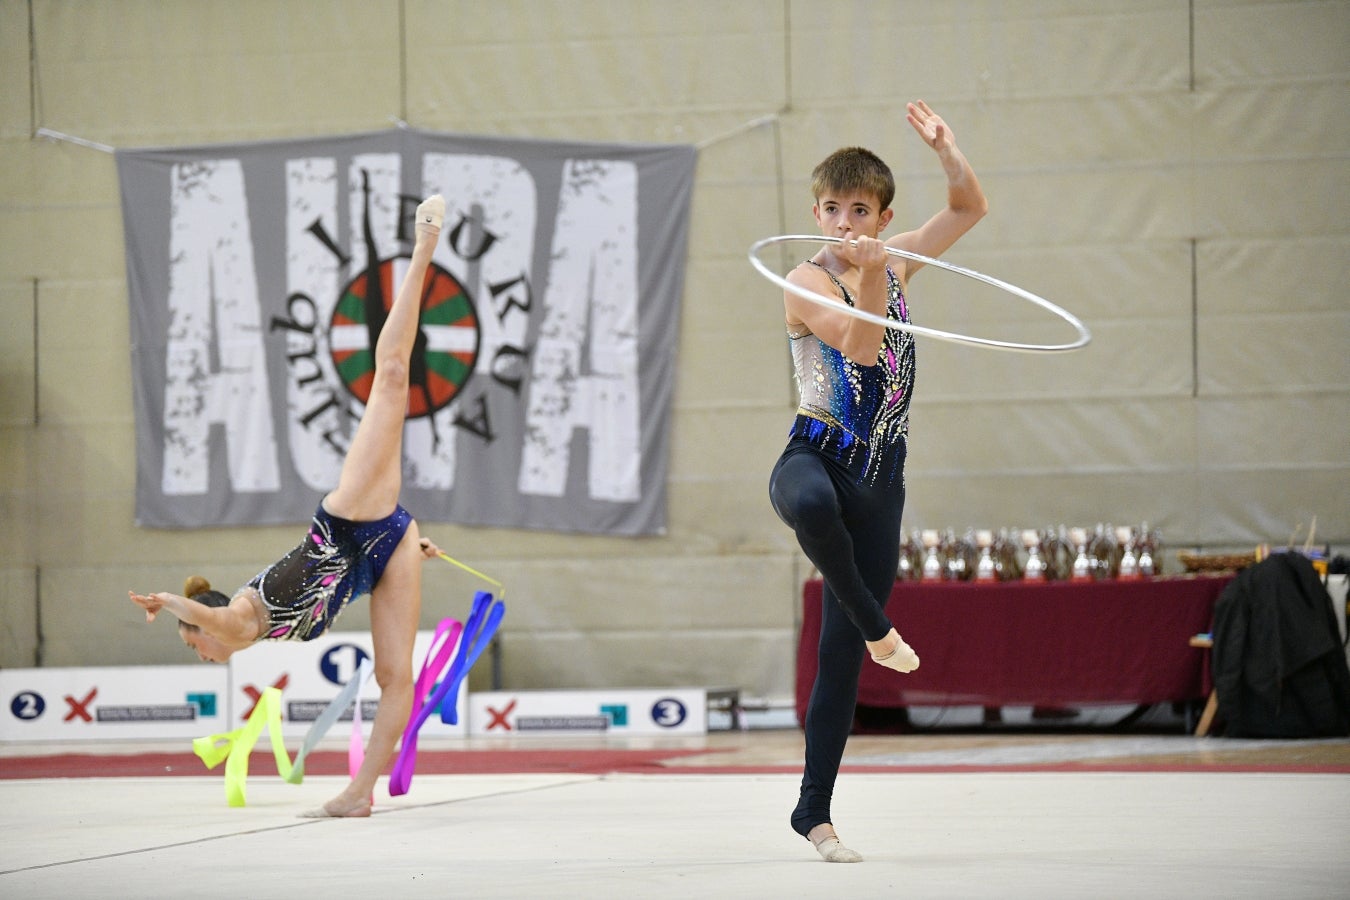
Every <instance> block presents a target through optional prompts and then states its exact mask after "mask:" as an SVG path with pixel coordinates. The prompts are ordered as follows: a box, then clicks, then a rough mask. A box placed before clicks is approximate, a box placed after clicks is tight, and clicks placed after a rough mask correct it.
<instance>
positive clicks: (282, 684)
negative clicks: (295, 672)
mask: <svg viewBox="0 0 1350 900" xmlns="http://www.w3.org/2000/svg"><path fill="white" fill-rule="evenodd" d="M290 680H291V676H290V673H289V672H287V673H285V674H283V675H282V676H281V677H280V678H278V679H277V680H276V681H274V682H272V687H274V688H276V689H277V690H279V691H284V690H285V689H286V684H287V682H289V681H290ZM244 693H245V694H248V697H249V699H250V700H252V701H253V705H252V706H250V707H249V708H248V712H246V713H244V715H243V718H242V719H241V721H244V722H247V721H248V720H249V718H250V717H251V716H252V715H253V711H254V710H255V709H257V708H258V701H259V700H261V699H262V695H263V692H262V691H260V690H258V689H257V688H255V687H254V686H253V685H251V684H246V685H244Z"/></svg>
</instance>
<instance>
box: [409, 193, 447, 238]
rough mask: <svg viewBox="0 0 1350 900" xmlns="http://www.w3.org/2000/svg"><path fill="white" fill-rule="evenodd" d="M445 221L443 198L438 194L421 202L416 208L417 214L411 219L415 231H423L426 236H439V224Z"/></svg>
mask: <svg viewBox="0 0 1350 900" xmlns="http://www.w3.org/2000/svg"><path fill="white" fill-rule="evenodd" d="M444 221H445V198H444V197H442V196H441V195H440V194H432V195H431V196H430V197H428V198H427V199H425V200H423V201H422V202H421V204H419V205H418V207H417V213H416V214H415V215H414V217H413V225H414V227H415V228H416V230H417V231H425V232H427V233H428V234H433V235H434V234H440V231H441V224H442V223H443V222H444Z"/></svg>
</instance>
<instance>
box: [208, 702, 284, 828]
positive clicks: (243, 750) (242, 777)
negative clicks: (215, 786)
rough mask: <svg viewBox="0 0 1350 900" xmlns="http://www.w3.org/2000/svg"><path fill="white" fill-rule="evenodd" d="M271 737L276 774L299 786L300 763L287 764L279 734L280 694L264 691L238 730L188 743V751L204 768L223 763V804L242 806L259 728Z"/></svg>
mask: <svg viewBox="0 0 1350 900" xmlns="http://www.w3.org/2000/svg"><path fill="white" fill-rule="evenodd" d="M264 727H265V728H267V730H268V732H270V734H271V736H272V755H273V756H275V757H276V761H277V774H279V775H280V776H281V777H282V778H284V779H285V780H286V781H288V782H290V783H291V784H299V783H300V781H301V780H302V779H303V778H304V777H305V769H304V760H303V759H300V760H299V763H300V764H299V765H294V766H293V765H291V757H290V754H288V753H287V752H286V744H285V741H284V740H283V737H282V734H281V691H279V690H277V689H276V688H267V689H266V690H264V691H263V693H262V696H261V697H260V698H258V703H257V705H256V706H254V707H253V712H252V713H251V714H250V715H249V717H248V722H246V723H245V724H244V726H243V727H242V728H236V729H235V730H234V731H227V732H224V733H223V734H212V735H208V736H207V737H200V738H197V739H196V740H194V741H193V742H192V752H193V753H195V754H197V756H199V757H201V760H202V762H204V763H205V764H206V767H207V768H208V769H214V768H215V767H216V766H218V765H220V761H221V760H222V759H223V760H225V801H226V802H227V803H228V804H229V805H230V806H243V805H244V782H245V781H247V780H248V758H249V755H250V754H251V753H253V747H254V745H255V744H257V743H258V738H259V737H261V736H262V730H263V728H264Z"/></svg>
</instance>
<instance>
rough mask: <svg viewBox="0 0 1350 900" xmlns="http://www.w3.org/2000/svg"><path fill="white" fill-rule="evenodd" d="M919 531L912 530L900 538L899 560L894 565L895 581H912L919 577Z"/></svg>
mask: <svg viewBox="0 0 1350 900" xmlns="http://www.w3.org/2000/svg"><path fill="white" fill-rule="evenodd" d="M920 556H921V554H920V550H919V532H918V531H914V532H911V533H910V534H907V535H904V536H903V537H902V538H901V539H900V561H899V563H898V564H897V565H896V570H895V580H896V581H914V580H916V579H918V577H919V566H920V565H921V562H920Z"/></svg>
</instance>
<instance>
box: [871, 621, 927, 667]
mask: <svg viewBox="0 0 1350 900" xmlns="http://www.w3.org/2000/svg"><path fill="white" fill-rule="evenodd" d="M892 639H894V641H895V643H894V644H892V643H891V640H892ZM887 646H889V647H890V649H889V650H887V649H886V647H887ZM867 649H868V651H869V652H870V653H871V654H872V662H874V663H878V664H879V665H883V666H885V667H886V668H888V669H894V670H895V671H897V672H913V671H914V670H915V669H917V668H918V667H919V655H918V654H917V653H915V652H914V648H912V647H910V646H909V644H906V643H905V641H904V639H903V638H901V637H900V635H899V634H898V633H896V630H895V629H894V628H892V629H891V631H890V634H888V635H886V636H885V637H884V638H882V639H881V640H879V641H876V642H869V643H868V645H867Z"/></svg>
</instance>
